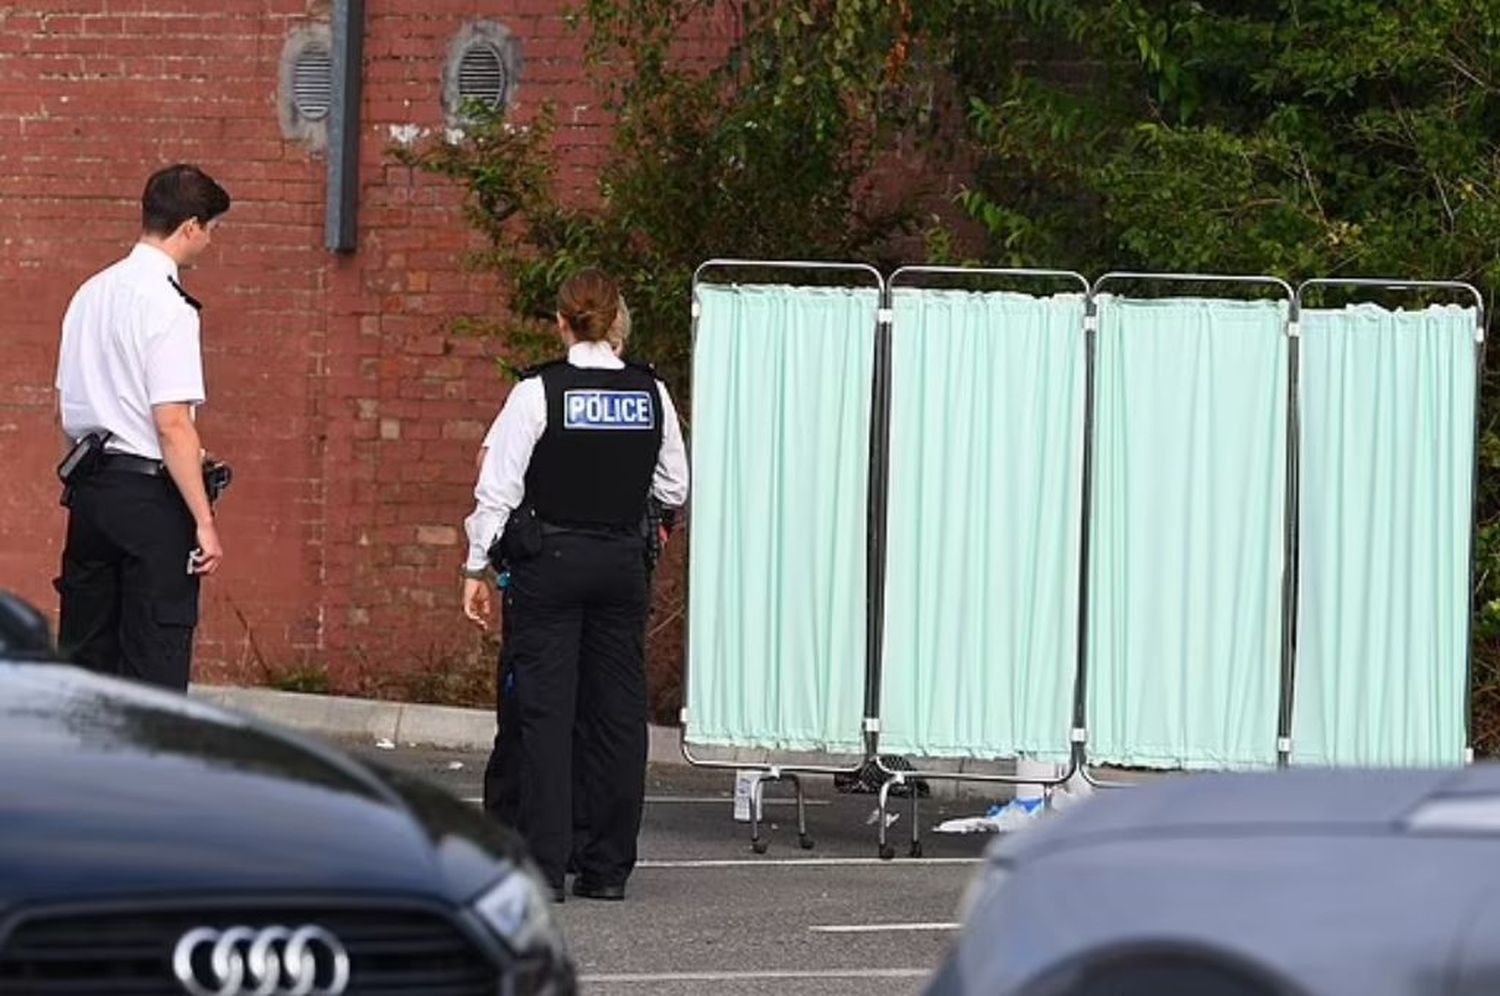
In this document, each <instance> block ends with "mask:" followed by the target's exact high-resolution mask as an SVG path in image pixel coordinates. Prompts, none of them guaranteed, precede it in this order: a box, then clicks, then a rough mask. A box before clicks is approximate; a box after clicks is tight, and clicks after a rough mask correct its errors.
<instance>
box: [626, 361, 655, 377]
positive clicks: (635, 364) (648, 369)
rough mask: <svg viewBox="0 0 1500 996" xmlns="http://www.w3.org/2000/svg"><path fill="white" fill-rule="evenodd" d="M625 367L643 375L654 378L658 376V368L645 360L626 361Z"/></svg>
mask: <svg viewBox="0 0 1500 996" xmlns="http://www.w3.org/2000/svg"><path fill="white" fill-rule="evenodd" d="M625 366H627V367H629V368H630V369H632V370H639V371H640V372H641V373H648V374H650V375H651V376H653V377H656V376H657V373H656V366H655V365H654V364H651V363H647V362H646V361H644V360H626V361H625Z"/></svg>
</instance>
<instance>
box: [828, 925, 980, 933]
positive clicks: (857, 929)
mask: <svg viewBox="0 0 1500 996" xmlns="http://www.w3.org/2000/svg"><path fill="white" fill-rule="evenodd" d="M962 926H963V924H961V923H833V924H825V925H820V926H816V927H808V928H807V929H808V930H810V931H812V932H813V933H815V934H878V933H882V932H884V931H889V930H957V929H959V928H960V927H962Z"/></svg>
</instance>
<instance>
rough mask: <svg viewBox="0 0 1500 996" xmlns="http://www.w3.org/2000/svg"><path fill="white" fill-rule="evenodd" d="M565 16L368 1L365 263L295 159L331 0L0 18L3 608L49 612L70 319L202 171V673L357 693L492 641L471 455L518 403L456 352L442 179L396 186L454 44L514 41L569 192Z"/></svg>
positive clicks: (453, 280)
mask: <svg viewBox="0 0 1500 996" xmlns="http://www.w3.org/2000/svg"><path fill="white" fill-rule="evenodd" d="M564 6H565V5H564V3H563V2H562V0H516V2H513V3H511V4H507V5H503V6H502V5H497V4H494V3H485V2H479V0H368V3H367V24H366V39H365V66H364V95H363V112H362V114H363V119H362V145H361V149H362V151H361V164H360V209H359V210H360V214H359V218H360V241H359V249H358V251H357V252H355V253H353V254H351V255H347V256H334V255H332V254H330V253H328V252H326V251H325V250H324V249H323V248H322V231H323V227H322V226H323V198H324V189H325V168H326V167H325V162H324V159H323V158H322V156H321V155H318V154H314V153H312V152H310V151H309V150H308V149H307V148H306V147H305V146H303V145H301V144H299V143H297V142H293V141H288V140H286V139H284V138H283V137H282V132H281V128H280V125H279V123H278V118H277V99H278V97H277V88H278V84H279V69H278V67H279V62H280V58H281V54H282V48H283V44H284V42H285V40H286V38H287V36H288V34H289V33H290V32H291V31H293V30H295V29H296V28H298V27H301V26H305V25H308V24H310V23H314V22H317V21H326V19H327V16H328V7H329V4H328V3H327V2H326V0H323V2H319V0H218V2H216V3H213V4H205V3H203V2H202V0H44V2H38V0H22V2H18V3H12V4H6V5H4V6H0V286H3V287H4V293H5V311H4V316H5V317H4V319H3V339H0V357H3V363H0V586H3V587H5V588H9V589H13V590H17V591H19V592H20V593H21V594H23V595H25V596H27V597H29V598H31V599H33V600H34V601H36V602H38V603H39V604H41V605H42V606H44V607H47V608H55V604H56V602H55V597H54V596H53V594H52V591H51V588H50V580H51V578H52V577H53V575H54V574H55V573H56V570H57V562H58V557H59V553H60V550H61V543H62V536H63V525H64V518H63V514H62V512H61V510H60V509H59V508H58V507H57V504H56V492H57V488H56V485H55V480H54V478H53V466H54V464H55V463H56V461H57V459H58V457H59V455H60V441H59V437H58V433H57V430H56V429H55V420H54V416H53V395H52V390H51V384H52V376H53V365H54V360H55V352H56V343H57V331H58V322H59V320H60V318H61V315H62V312H63V309H64V307H65V306H66V303H67V300H68V297H69V295H70V294H71V293H72V292H73V290H74V288H75V287H76V286H77V284H78V283H79V282H80V281H81V280H83V279H84V278H85V277H86V276H88V274H89V273H91V272H93V271H95V270H97V269H99V268H101V267H102V266H104V265H106V264H108V263H109V262H111V261H112V260H113V259H115V258H117V257H119V256H120V255H122V254H123V253H124V252H125V251H126V250H127V249H128V248H129V246H130V244H131V242H132V241H133V239H134V237H135V234H136V230H137V227H138V219H139V200H138V198H139V195H140V188H141V186H142V184H143V182H144V179H145V177H146V176H147V175H148V174H149V173H150V172H151V171H152V170H153V169H155V168H157V167H159V166H160V165H163V164H166V163H169V162H173V161H191V162H196V163H198V164H200V165H202V166H203V167H204V168H205V169H207V170H208V171H209V172H210V173H212V174H213V175H214V176H215V177H216V178H218V179H219V180H220V181H221V182H222V183H223V184H224V185H225V186H226V187H227V188H228V189H229V191H230V193H231V195H232V196H233V198H234V201H235V206H234V208H233V210H232V211H231V213H230V215H229V217H228V218H227V219H226V223H225V224H224V225H223V226H222V227H221V228H220V229H219V232H218V234H217V237H216V240H215V246H214V248H213V249H212V250H211V252H210V254H209V256H208V258H207V259H206V260H205V261H204V262H203V263H202V264H201V265H200V266H199V267H198V268H197V269H196V270H195V271H194V272H192V273H190V274H188V275H187V278H186V282H187V284H188V286H189V287H190V288H191V289H192V291H193V293H194V294H195V295H196V296H198V297H199V298H201V299H202V300H203V301H204V302H205V305H206V307H205V310H204V313H203V314H204V342H205V364H206V368H207V369H206V373H207V380H208V393H209V403H208V405H207V406H206V407H205V408H204V409H203V411H202V413H201V418H200V427H201V429H202V432H203V436H204V440H205V444H206V445H207V446H208V447H209V448H210V449H211V450H213V451H214V452H216V453H218V454H221V455H223V456H225V457H226V458H228V459H229V460H230V461H231V462H232V463H233V465H234V467H235V471H236V478H235V484H234V487H233V489H232V491H231V492H230V494H229V496H228V497H227V498H226V500H225V501H224V502H223V504H222V506H221V510H220V519H221V531H222V534H223V537H224V541H225V548H226V554H227V556H226V561H225V565H224V568H223V570H222V572H221V573H220V574H219V575H218V576H216V577H215V578H213V579H211V580H210V581H209V582H208V583H207V584H206V585H205V588H204V593H205V594H204V611H205V617H204V621H203V625H202V627H201V628H200V631H199V636H200V640H199V650H198V667H197V676H198V677H199V678H200V679H204V680H210V681H217V680H237V681H255V680H259V679H260V678H261V677H263V675H264V674H265V673H266V671H267V670H268V669H269V670H280V669H284V668H286V667H288V666H296V665H303V666H310V667H313V668H323V667H326V668H327V669H328V670H329V671H330V673H331V674H332V675H333V676H334V678H335V680H336V681H337V682H338V683H339V684H341V685H344V686H345V687H358V686H368V685H370V684H375V683H378V682H373V681H372V680H371V675H372V674H378V673H381V672H389V671H392V670H400V669H403V668H411V667H415V666H419V665H421V664H424V663H425V664H430V663H432V662H434V661H437V660H440V659H443V658H444V657H445V656H447V655H452V654H456V653H465V652H467V651H469V650H472V648H473V646H474V637H473V635H472V634H471V633H470V632H469V631H468V630H467V629H466V628H465V624H464V623H463V621H462V619H461V617H460V615H459V613H458V609H457V591H458V576H457V567H458V565H459V562H460V560H461V558H462V525H461V524H462V520H463V516H464V515H465V514H466V513H467V511H468V510H469V506H470V504H471V500H470V493H471V489H472V486H473V477H474V469H473V457H474V453H475V449H476V447H477V446H478V444H479V441H480V438H481V436H482V435H483V432H484V430H485V428H486V427H487V425H488V423H489V421H490V419H491V418H492V417H493V416H494V413H495V411H496V410H497V408H498V406H499V404H500V402H501V401H502V400H503V395H504V387H503V385H502V383H501V381H500V379H499V378H498V376H497V375H496V373H495V368H494V364H493V361H492V352H493V347H492V346H491V344H489V343H486V342H482V341H477V340H472V339H464V338H455V337H452V336H449V335H448V334H446V332H445V327H446V321H447V319H450V318H452V317H454V316H456V315H461V314H466V313H475V312H493V311H494V310H495V309H496V307H497V306H498V302H497V299H496V290H495V286H494V282H493V280H492V279H490V278H486V277H483V276H480V275H476V274H472V273H468V272H465V271H464V269H463V268H462V265H461V257H462V254H463V251H464V250H465V249H466V248H467V247H469V246H470V245H471V244H472V236H471V235H470V233H469V232H468V231H467V229H466V227H465V225H464V223H463V220H462V217H461V215H460V212H459V210H458V205H459V195H458V193H457V191H455V190H454V189H452V188H451V187H450V186H449V185H448V184H447V183H446V182H445V181H441V180H436V179H433V178H430V177H425V176H421V175H415V174H413V173H412V172H411V171H409V170H407V169H404V168H401V167H399V166H396V165H393V164H392V161H391V159H390V156H389V155H388V150H389V146H390V143H391V141H392V138H391V135H392V129H393V128H395V127H399V126H406V125H415V126H418V127H421V128H425V129H437V128H441V127H442V126H443V119H442V111H441V105H440V92H441V76H442V68H443V62H444V59H445V57H446V54H447V50H448V45H449V43H450V41H451V40H452V38H453V36H454V35H455V33H456V32H458V31H459V30H460V29H461V28H462V26H463V25H464V24H465V23H467V22H468V21H470V20H472V19H475V18H481V17H483V18H488V19H492V20H498V21H500V22H501V23H504V24H505V25H506V26H507V27H509V28H510V30H511V31H512V32H513V33H514V34H515V35H516V36H518V37H519V39H520V44H521V50H522V58H523V68H522V71H521V76H520V83H519V90H518V91H517V99H518V105H517V108H516V112H515V113H516V117H517V120H520V121H524V120H525V119H526V118H527V117H528V116H529V114H530V113H531V112H532V111H533V110H534V109H535V108H536V107H537V106H538V105H539V104H540V103H541V102H542V101H544V100H552V101H555V102H556V103H557V105H558V108H559V120H560V122H562V123H563V124H564V125H565V127H563V128H562V129H561V130H560V134H559V153H560V155H561V157H562V162H563V166H564V168H563V170H562V171H561V174H560V175H561V178H562V180H563V182H564V183H565V184H567V185H568V186H569V188H572V189H577V190H580V191H587V190H588V189H589V188H590V186H591V179H592V175H593V171H594V169H595V168H596V167H597V163H598V161H599V158H600V156H601V155H602V152H603V148H604V145H605V143H606V142H607V140H608V132H607V126H608V120H607V118H606V116H605V115H604V113H603V111H602V110H601V108H600V106H599V105H600V97H599V95H598V94H597V93H596V92H594V90H593V89H592V88H591V87H590V85H589V84H588V83H587V82H585V80H584V77H583V73H582V67H581V65H580V61H579V44H578V41H577V39H576V36H575V35H574V34H572V32H571V31H570V30H569V29H568V28H567V27H566V25H565V23H564V21H563V18H562V10H563V7H564Z"/></svg>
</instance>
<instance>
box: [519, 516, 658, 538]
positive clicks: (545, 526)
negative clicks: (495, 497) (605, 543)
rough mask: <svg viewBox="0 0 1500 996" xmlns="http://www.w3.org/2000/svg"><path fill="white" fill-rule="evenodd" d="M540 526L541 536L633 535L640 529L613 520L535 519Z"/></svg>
mask: <svg viewBox="0 0 1500 996" xmlns="http://www.w3.org/2000/svg"><path fill="white" fill-rule="evenodd" d="M537 522H538V524H539V525H540V526H541V527H542V535H543V536H558V535H569V534H571V535H582V536H610V537H615V536H634V535H637V534H638V533H639V532H640V530H639V528H637V527H635V526H627V525H623V524H618V523H613V522H545V521H542V520H540V519H538V520H537Z"/></svg>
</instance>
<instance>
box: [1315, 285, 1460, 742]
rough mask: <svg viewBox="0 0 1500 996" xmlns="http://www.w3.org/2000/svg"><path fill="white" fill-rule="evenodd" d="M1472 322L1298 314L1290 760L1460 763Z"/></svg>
mask: <svg viewBox="0 0 1500 996" xmlns="http://www.w3.org/2000/svg"><path fill="white" fill-rule="evenodd" d="M1476 320H1477V318H1476V314H1475V311H1474V309H1472V308H1459V307H1452V306H1450V307H1435V308H1429V309H1427V310H1425V311H1395V312H1392V311H1388V310H1386V309H1384V308H1380V307H1377V306H1374V305H1359V306H1355V307H1351V308H1348V309H1345V310H1316V309H1313V310H1307V311H1305V312H1303V315H1302V347H1301V349H1302V361H1301V367H1302V370H1301V377H1300V378H1299V379H1300V385H1301V390H1300V392H1299V398H1300V402H1299V404H1300V408H1301V426H1302V432H1301V447H1300V448H1301V489H1300V493H1301V514H1300V520H1299V521H1300V534H1299V536H1300V546H1301V556H1300V559H1299V563H1298V586H1299V588H1298V603H1299V606H1298V646H1297V680H1296V683H1295V686H1294V687H1295V690H1296V695H1295V699H1294V708H1293V721H1292V759H1293V761H1294V762H1297V763H1301V764H1340V765H1347V764H1361V765H1423V764H1458V763H1462V762H1463V760H1464V749H1465V747H1466V746H1467V745H1466V742H1465V741H1466V734H1465V724H1464V708H1465V695H1464V692H1465V689H1464V683H1465V681H1466V673H1465V672H1466V666H1465V662H1466V653H1465V650H1466V648H1465V641H1466V636H1467V626H1466V620H1467V616H1468V602H1469V594H1468V576H1469V561H1468V557H1469V529H1470V514H1471V513H1470V510H1471V507H1472V505H1471V501H1472V498H1471V481H1472V473H1473V470H1472V468H1473V459H1474V391H1475V380H1474V377H1475V355H1474V328H1475V324H1476Z"/></svg>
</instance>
